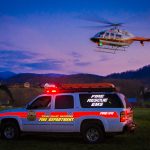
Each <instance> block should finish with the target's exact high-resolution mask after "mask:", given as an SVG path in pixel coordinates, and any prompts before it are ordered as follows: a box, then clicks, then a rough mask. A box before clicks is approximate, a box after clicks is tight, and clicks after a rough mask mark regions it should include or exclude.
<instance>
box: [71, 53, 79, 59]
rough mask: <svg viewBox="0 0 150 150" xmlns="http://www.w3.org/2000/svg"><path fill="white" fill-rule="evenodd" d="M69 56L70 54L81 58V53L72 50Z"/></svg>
mask: <svg viewBox="0 0 150 150" xmlns="http://www.w3.org/2000/svg"><path fill="white" fill-rule="evenodd" d="M71 56H72V57H73V58H81V57H82V55H81V54H79V53H77V52H72V53H71Z"/></svg>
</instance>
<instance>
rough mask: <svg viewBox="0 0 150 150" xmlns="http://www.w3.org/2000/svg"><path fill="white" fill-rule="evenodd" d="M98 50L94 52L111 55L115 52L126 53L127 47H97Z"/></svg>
mask: <svg viewBox="0 0 150 150" xmlns="http://www.w3.org/2000/svg"><path fill="white" fill-rule="evenodd" d="M97 48H99V49H97V50H95V51H96V52H103V53H111V54H115V53H116V51H126V48H128V46H122V47H116V46H105V47H104V46H99V47H97Z"/></svg>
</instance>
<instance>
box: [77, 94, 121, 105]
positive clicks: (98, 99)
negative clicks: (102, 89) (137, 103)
mask: <svg viewBox="0 0 150 150" xmlns="http://www.w3.org/2000/svg"><path fill="white" fill-rule="evenodd" d="M79 97H80V104H81V107H83V108H123V104H122V102H121V100H120V98H119V97H118V95H116V94H80V95H79Z"/></svg>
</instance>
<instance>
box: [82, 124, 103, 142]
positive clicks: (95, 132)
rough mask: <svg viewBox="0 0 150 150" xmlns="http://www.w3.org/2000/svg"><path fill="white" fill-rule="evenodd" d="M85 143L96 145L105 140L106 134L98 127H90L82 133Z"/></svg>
mask: <svg viewBox="0 0 150 150" xmlns="http://www.w3.org/2000/svg"><path fill="white" fill-rule="evenodd" d="M82 135H83V138H84V140H85V142H87V143H90V144H95V143H98V142H102V141H103V140H104V132H103V130H102V129H101V128H100V127H98V126H89V127H87V128H85V129H84V130H83V132H82Z"/></svg>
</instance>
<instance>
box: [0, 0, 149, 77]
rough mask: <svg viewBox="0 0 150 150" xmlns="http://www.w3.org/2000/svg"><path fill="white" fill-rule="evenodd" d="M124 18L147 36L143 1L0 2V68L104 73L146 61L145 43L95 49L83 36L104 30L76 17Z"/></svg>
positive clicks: (146, 9)
mask: <svg viewBox="0 0 150 150" xmlns="http://www.w3.org/2000/svg"><path fill="white" fill-rule="evenodd" d="M88 17H89V18H91V17H97V18H98V17H100V18H106V19H108V20H110V21H114V22H124V23H125V25H124V27H122V29H125V30H128V31H130V32H131V33H133V34H134V35H136V36H143V37H149V38H150V1H149V0H106V1H104V0H57V1H56V0H0V71H13V72H16V73H24V72H33V73H61V74H75V73H91V74H98V75H107V74H110V73H114V72H122V71H127V70H135V69H138V68H140V67H142V66H145V65H148V64H150V42H149V43H148V42H147V43H146V42H145V45H144V46H141V44H140V43H139V42H135V43H133V44H132V45H131V46H130V47H129V48H128V49H127V51H126V52H117V53H116V54H115V55H114V54H106V53H98V52H95V51H94V50H95V49H96V47H97V46H96V45H95V44H94V43H92V42H91V41H90V40H89V39H90V38H91V37H92V36H94V35H95V34H96V33H97V32H99V31H101V30H104V29H101V28H100V29H96V30H93V29H88V28H83V27H84V26H88V25H99V24H97V23H94V22H89V21H87V20H84V19H81V18H88Z"/></svg>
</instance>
